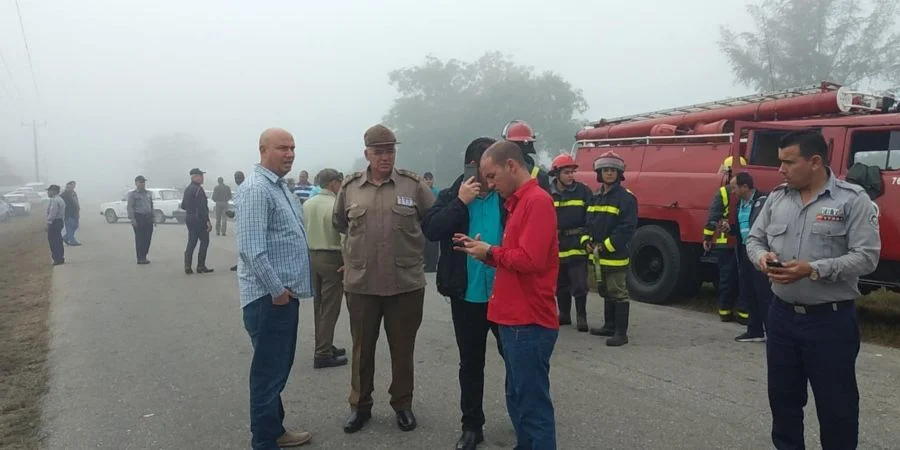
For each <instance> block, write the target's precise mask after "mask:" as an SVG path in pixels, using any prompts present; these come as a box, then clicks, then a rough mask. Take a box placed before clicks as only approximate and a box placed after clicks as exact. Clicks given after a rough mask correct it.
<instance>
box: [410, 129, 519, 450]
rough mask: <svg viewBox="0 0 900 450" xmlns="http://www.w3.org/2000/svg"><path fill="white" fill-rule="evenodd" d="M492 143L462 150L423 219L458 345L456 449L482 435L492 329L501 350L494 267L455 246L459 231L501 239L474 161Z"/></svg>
mask: <svg viewBox="0 0 900 450" xmlns="http://www.w3.org/2000/svg"><path fill="white" fill-rule="evenodd" d="M493 143H494V140H493V139H491V138H478V139H475V140H474V141H472V143H470V144H469V146H468V148H466V151H465V161H466V162H465V166H464V170H463V175H462V176H460V177H459V178H457V179H456V182H455V183H453V185H452V186H451V187H450V188H449V189H445V190H443V191H441V193H440V195H438V197H437V200H436V201H435V203H434V205H433V206H432V207H431V209H430V210H428V213H427V214H426V215H425V218H424V219H423V221H422V231H423V232H424V233H425V237H427V238H428V239H429V240H431V241H439V242H440V246H441V255H440V259H439V260H438V265H437V289H438V292H439V293H440V294H441V295H443V296H445V297H449V298H450V313H451V315H452V318H453V330H454V332H455V334H456V345H457V347H458V348H459V390H460V397H461V398H460V408H461V409H462V435H461V436H460V438H459V440H458V441H457V443H456V448H457V449H458V450H470V449H474V448H475V447H476V446H477V445H478V443H480V442H482V441H483V440H484V432H483V426H484V421H485V418H484V408H483V407H482V402H483V398H484V360H485V353H486V351H487V335H488V332H489V331H490V332H491V333H493V334H494V339H496V340H497V348H498V350H499V351H500V354H501V356H502V355H503V349H502V347H501V345H500V339H499V337H498V331H497V326H496V325H495V324H492V323H491V322H489V321H488V318H487V312H488V300H489V298H490V296H491V290H492V288H493V286H494V273H495V269H494V268H493V267H490V266H487V265H485V264H481V262H479V261H478V260H476V259H475V258H474V257H472V256H467V255H466V254H464V253H461V252H458V251H453V247H454V243H453V236H454V235H455V234H457V233H460V234H471V235H472V236H475V235H478V236H480V237H481V239H482V240H483V241H486V242H488V243H491V244H494V245H496V244H499V243H500V240H501V236H502V234H503V225H504V223H505V221H506V210H505V209H504V208H503V202H502V201H501V199H500V195H499V194H498V193H497V192H496V191H494V190H492V189H489V188H488V186H487V185H486V183H485V182H484V181H483V179H482V177H480V176H479V174H478V163H479V162H480V161H481V156H482V154H483V153H484V152H485V150H486V149H487V148H488V147H489V146H490V145H491V144H493Z"/></svg>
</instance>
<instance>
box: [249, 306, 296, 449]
mask: <svg viewBox="0 0 900 450" xmlns="http://www.w3.org/2000/svg"><path fill="white" fill-rule="evenodd" d="M299 308H300V302H299V301H297V299H291V301H290V302H289V303H288V304H287V305H284V306H278V305H275V304H273V303H272V296H270V295H266V296H265V297H261V298H259V299H257V300H255V301H253V302H251V303H250V304H249V305H247V306H245V307H244V309H243V312H244V328H245V329H246V330H247V334H249V335H250V342H251V344H253V359H252V361H251V362H250V432H251V433H253V439H252V444H253V448H254V450H269V449H272V450H276V449H278V445H277V444H276V443H275V441H276V440H278V438H279V437H281V435H283V434H284V432H285V430H284V426H283V422H284V404H283V403H282V402H281V391H283V390H284V386H285V384H287V379H288V375H290V373H291V367H292V366H293V365H294V352H295V350H296V349H297V326H298V320H299V311H300V309H299Z"/></svg>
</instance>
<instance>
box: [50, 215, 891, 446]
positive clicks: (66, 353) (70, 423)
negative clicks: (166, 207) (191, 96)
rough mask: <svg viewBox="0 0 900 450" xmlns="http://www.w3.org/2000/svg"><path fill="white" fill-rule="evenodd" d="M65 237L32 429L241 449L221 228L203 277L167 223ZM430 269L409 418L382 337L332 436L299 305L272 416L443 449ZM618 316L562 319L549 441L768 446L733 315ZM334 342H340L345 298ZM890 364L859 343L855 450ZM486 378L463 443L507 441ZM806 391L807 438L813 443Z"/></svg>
mask: <svg viewBox="0 0 900 450" xmlns="http://www.w3.org/2000/svg"><path fill="white" fill-rule="evenodd" d="M79 236H80V239H81V240H82V242H83V243H84V245H83V246H82V247H78V248H71V247H68V248H67V249H66V261H67V263H66V265H65V266H60V267H57V268H55V269H54V275H53V294H52V298H53V310H52V328H53V338H52V350H51V356H50V361H51V366H52V368H51V376H52V382H51V387H50V392H49V394H48V396H47V397H46V401H45V407H44V424H45V427H44V430H43V434H44V437H45V442H46V444H47V445H48V446H49V448H53V449H56V448H60V449H87V448H103V449H206V448H209V449H213V448H214V449H240V448H249V425H248V412H247V410H248V393H247V389H248V388H247V373H248V367H249V360H250V342H249V339H248V337H247V335H246V332H245V331H244V329H243V324H242V320H241V314H240V308H239V303H238V297H237V283H236V281H235V277H234V275H233V273H231V272H229V271H228V267H229V266H230V265H231V264H232V263H233V261H234V260H235V258H236V256H235V252H234V237H233V236H229V237H216V236H212V237H211V240H212V243H211V245H210V250H209V255H210V256H209V264H208V265H210V266H211V267H213V268H215V269H216V272H215V273H213V274H208V275H203V276H199V275H192V276H186V275H184V273H183V272H182V252H183V248H184V242H185V239H186V230H185V229H184V227H183V226H180V225H175V224H172V225H160V226H158V227H157V228H156V232H155V234H154V238H153V246H152V248H151V252H150V256H149V258H150V260H151V261H152V264H151V265H149V266H138V265H136V264H135V256H134V241H133V235H132V231H131V227H130V226H129V225H128V224H127V223H126V224H115V225H108V224H105V223H103V222H102V219H101V218H100V217H99V216H97V217H91V216H88V217H85V218H84V219H83V223H82V229H81V230H80V231H79ZM432 281H433V280H431V279H430V280H429V283H430V284H431V286H429V293H428V297H427V298H426V305H425V318H424V321H423V323H422V327H421V330H420V331H419V336H418V341H417V348H416V357H417V365H416V391H415V394H416V397H415V404H414V410H415V412H416V415H417V416H418V419H419V427H418V429H416V430H415V431H412V432H409V433H404V432H401V431H399V429H398V428H397V426H396V424H395V422H394V416H393V413H392V411H391V409H390V406H389V405H388V395H387V392H386V391H387V387H388V385H389V375H390V366H389V362H388V361H389V359H388V351H387V345H386V342H385V340H384V338H382V340H381V342H380V344H379V355H378V363H377V364H378V365H377V369H376V370H377V375H376V392H375V402H376V405H375V408H374V410H373V413H374V418H373V420H372V421H371V422H370V423H369V424H368V425H367V427H366V428H365V429H364V430H363V431H361V432H359V433H356V434H353V435H347V434H344V433H343V432H342V430H341V426H342V424H343V421H344V418H345V416H346V414H347V412H348V407H347V396H348V393H349V384H350V368H349V366H344V367H340V368H331V369H320V370H313V367H312V362H313V360H312V358H313V338H312V337H313V326H312V320H311V319H312V305H311V303H309V302H304V303H302V304H301V310H300V311H301V312H300V314H301V324H300V342H299V343H298V350H297V352H298V354H297V359H296V362H295V365H294V370H293V373H292V375H291V379H290V381H289V383H288V386H287V388H286V390H285V393H284V398H285V402H286V404H285V407H286V409H287V420H286V425H287V426H288V427H289V428H295V429H298V428H299V429H304V430H309V431H311V432H312V433H313V435H314V437H313V443H312V444H311V445H310V446H309V447H310V448H353V449H356V448H359V449H428V450H431V449H440V448H452V447H453V444H454V443H455V441H456V439H457V437H458V433H459V409H458V404H459V400H458V395H459V388H458V382H457V367H458V361H459V360H458V353H457V350H456V345H455V341H454V338H453V329H452V325H451V322H450V308H449V305H448V304H447V303H446V301H445V300H444V299H443V298H442V297H440V296H439V295H438V294H437V293H436V292H435V291H434V288H433V282H432ZM589 314H590V316H589V318H590V319H591V321H592V322H594V323H596V322H597V321H598V320H599V319H600V317H601V314H602V310H601V301H600V299H599V297H592V298H591V299H590V304H589ZM631 323H632V324H631V333H630V339H631V343H630V344H628V345H627V346H625V347H622V348H617V349H611V348H607V347H606V346H604V345H603V341H602V340H601V339H600V338H596V337H592V336H589V335H586V334H584V333H577V332H576V331H575V330H574V329H573V328H564V329H563V330H562V331H561V333H560V337H559V341H558V342H557V345H556V351H555V353H554V356H553V360H552V372H551V378H552V393H553V399H554V403H555V407H556V408H555V409H556V418H557V426H558V439H559V448H561V449H606V448H622V449H637V448H641V449H726V448H727V449H761V448H771V443H770V440H769V428H770V421H771V419H770V414H769V409H768V401H767V398H766V378H765V362H764V345H762V344H738V343H735V342H734V341H733V340H732V339H733V337H734V336H736V335H737V334H739V333H740V331H741V329H740V327H739V326H737V325H735V324H722V323H720V322H718V320H717V318H716V317H714V316H711V315H706V314H702V313H696V312H690V311H684V310H681V309H677V308H670V307H657V306H650V305H643V304H637V303H635V304H633V306H632V321H631ZM382 336H383V334H382ZM490 339H491V340H492V339H493V338H490ZM336 344H337V345H338V346H342V347H350V339H349V328H348V321H347V315H346V309H344V311H343V312H342V313H341V318H340V322H339V323H338V330H337V333H336ZM494 348H495V347H494V346H493V342H490V343H489V349H490V350H493V349H494ZM898 374H900V351H897V350H892V349H888V348H884V347H877V346H871V345H863V348H862V352H861V354H860V357H859V363H858V375H859V385H860V390H861V394H862V402H861V409H862V413H861V441H860V448H866V449H878V448H897V446H898V442H900V390H898V389H897V380H898ZM502 387H503V366H502V361H501V360H500V359H499V357H498V356H497V355H496V352H495V351H489V356H488V362H487V368H486V391H487V392H486V394H485V413H486V416H487V417H488V421H487V424H486V426H485V435H486V442H485V444H483V445H482V446H481V447H480V448H485V449H490V448H511V447H512V445H513V444H514V441H515V439H514V435H513V433H512V429H511V426H510V423H509V420H508V418H507V416H506V408H505V403H504V397H503V389H502ZM810 400H811V401H810V406H809V407H808V408H807V411H806V418H807V419H806V423H807V424H808V426H807V445H809V446H810V447H811V448H816V447H818V424H817V421H816V419H815V411H814V407H813V405H812V403H813V402H812V397H810Z"/></svg>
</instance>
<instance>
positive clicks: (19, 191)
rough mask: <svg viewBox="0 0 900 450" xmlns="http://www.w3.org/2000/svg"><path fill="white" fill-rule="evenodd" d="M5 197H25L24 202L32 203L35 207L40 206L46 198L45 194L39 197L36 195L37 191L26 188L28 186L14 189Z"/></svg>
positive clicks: (38, 194)
mask: <svg viewBox="0 0 900 450" xmlns="http://www.w3.org/2000/svg"><path fill="white" fill-rule="evenodd" d="M6 195H22V196H25V198H26V200H25V201H27V202H29V203H33V204H35V205H39V204H41V203H42V202H43V201H44V198H45V197H47V193H46V192H44V195H43V196H41V194H40V193H38V191H35V190H34V188H32V187H28V186H24V187H19V188H16V189H15V190H13V191H12V192H10V193H9V194H6Z"/></svg>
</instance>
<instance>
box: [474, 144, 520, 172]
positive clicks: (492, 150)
mask: <svg viewBox="0 0 900 450" xmlns="http://www.w3.org/2000/svg"><path fill="white" fill-rule="evenodd" d="M482 158H490V159H491V161H492V162H493V163H494V164H497V165H503V164H506V162H507V161H509V160H513V161H515V162H517V163H518V164H519V165H520V166H522V167H525V165H526V164H525V154H524V153H522V149H520V148H519V146H518V145H516V144H515V143H513V142H508V141H500V142H495V143H494V144H492V145H491V146H490V147H488V148H487V150H485V151H484V155H482Z"/></svg>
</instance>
